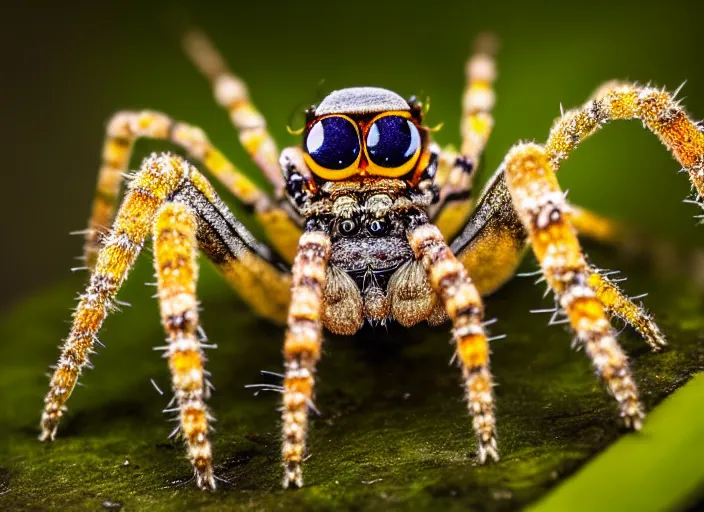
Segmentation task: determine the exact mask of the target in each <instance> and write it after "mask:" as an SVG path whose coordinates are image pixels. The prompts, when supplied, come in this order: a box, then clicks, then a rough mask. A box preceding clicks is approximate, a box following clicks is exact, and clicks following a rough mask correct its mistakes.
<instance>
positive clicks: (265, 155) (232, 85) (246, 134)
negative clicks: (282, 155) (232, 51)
mask: <svg viewBox="0 0 704 512" xmlns="http://www.w3.org/2000/svg"><path fill="white" fill-rule="evenodd" d="M183 43H184V48H185V50H186V53H187V54H188V56H189V57H190V59H191V60H192V61H193V63H194V64H195V66H196V67H197V68H198V69H199V70H200V72H201V73H202V74H203V75H204V76H205V77H206V78H207V79H208V81H209V82H210V85H211V86H212V88H213V94H214V95H215V99H216V100H217V102H218V104H220V106H222V107H223V108H225V109H226V110H227V111H228V113H229V115H230V119H231V121H232V124H233V125H234V126H235V128H236V129H237V131H238V133H239V137H240V142H241V143H242V146H243V147H244V149H245V150H246V151H247V153H249V155H250V156H251V157H252V159H253V160H254V162H255V163H256V164H257V165H258V166H259V168H260V169H261V170H262V172H263V173H264V175H265V176H266V177H267V178H268V180H269V181H270V182H271V183H272V185H273V186H274V190H275V192H276V195H277V197H280V196H281V194H282V193H283V190H284V185H285V183H284V178H283V175H282V174H281V170H280V168H279V150H278V149H277V147H276V142H274V138H273V137H272V136H271V134H270V133H269V132H268V131H267V129H266V120H265V119H264V116H262V114H261V113H260V112H259V111H258V110H257V108H256V107H255V106H254V105H253V104H252V101H251V100H250V98H249V92H248V90H247V86H246V84H245V83H244V82H243V81H242V80H241V79H240V78H239V77H238V76H237V75H235V74H234V73H232V71H230V69H229V67H228V66H227V64H226V62H225V59H223V57H222V55H220V52H218V50H217V49H216V48H215V46H214V45H213V43H212V42H211V41H210V39H208V37H207V36H206V35H205V34H204V33H202V32H200V31H197V30H194V31H191V32H189V33H188V34H186V36H185V37H184V40H183Z"/></svg>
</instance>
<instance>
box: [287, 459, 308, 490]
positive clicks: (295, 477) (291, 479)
mask: <svg viewBox="0 0 704 512" xmlns="http://www.w3.org/2000/svg"><path fill="white" fill-rule="evenodd" d="M283 485H284V489H300V488H301V487H303V471H302V470H301V464H300V463H298V462H287V463H286V464H285V465H284V482H283Z"/></svg>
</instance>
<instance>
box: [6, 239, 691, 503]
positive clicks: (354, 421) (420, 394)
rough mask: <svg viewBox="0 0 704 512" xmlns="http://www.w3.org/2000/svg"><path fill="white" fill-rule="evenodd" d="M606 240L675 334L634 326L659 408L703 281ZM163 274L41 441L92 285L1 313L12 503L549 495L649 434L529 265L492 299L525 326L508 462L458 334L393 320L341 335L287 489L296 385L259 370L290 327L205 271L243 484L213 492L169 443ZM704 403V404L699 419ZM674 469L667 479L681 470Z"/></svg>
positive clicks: (71, 286)
mask: <svg viewBox="0 0 704 512" xmlns="http://www.w3.org/2000/svg"><path fill="white" fill-rule="evenodd" d="M590 252H591V253H592V260H593V261H595V262H598V263H599V264H600V265H601V266H604V267H610V268H621V269H622V270H624V271H625V273H626V274H627V275H628V276H629V278H630V279H629V281H628V282H627V283H625V288H626V289H627V291H629V292H630V293H632V294H639V293H642V292H644V291H648V292H649V293H650V295H649V297H648V298H647V299H646V302H647V305H648V306H649V308H650V309H651V311H652V312H653V313H654V314H655V315H656V318H657V319H658V320H659V323H660V325H661V327H662V328H663V330H664V331H665V332H666V334H667V335H668V340H669V348H668V349H667V350H666V351H664V352H663V353H659V354H653V353H651V352H650V351H649V349H648V347H647V346H646V345H645V343H643V342H642V341H641V340H640V339H639V338H638V337H637V335H636V334H635V333H634V332H633V331H632V330H630V329H625V330H624V331H623V333H622V334H621V337H620V340H621V342H622V344H623V346H624V347H625V349H626V350H627V351H628V353H629V354H630V355H631V357H632V366H633V369H634V372H635V375H636V379H637V382H638V385H639V388H640V391H641V394H642V397H643V401H644V402H645V405H646V408H647V409H648V410H652V409H653V408H654V407H655V406H656V405H657V404H658V403H659V402H660V401H661V400H663V399H664V398H665V397H666V396H668V395H670V394H671V393H672V392H673V391H675V390H676V389H677V388H678V387H680V386H682V385H683V384H684V383H686V382H687V381H688V380H689V379H690V377H691V376H692V374H693V373H695V372H697V371H700V370H702V369H704V300H703V299H702V296H701V294H700V293H699V292H696V291H695V290H693V289H691V288H690V286H689V285H688V284H687V282H686V281H685V280H674V279H673V280H664V279H659V278H657V277H656V276H655V275H654V271H653V270H652V269H650V268H648V267H642V266H638V265H635V264H628V263H627V262H625V261H623V260H621V259H620V258H619V257H618V256H617V255H614V254H611V253H610V251H607V250H604V249H597V248H590ZM150 271H151V269H150V264H149V262H148V258H147V257H144V258H142V260H141V263H140V265H139V266H138V268H137V269H136V271H135V272H134V274H133V275H132V277H131V279H130V280H129V281H128V284H127V285H126V286H125V289H124V291H123V293H121V294H120V298H121V299H122V300H125V301H128V302H130V303H131V304H132V307H130V308H125V310H124V311H123V312H122V313H117V314H114V315H113V316H111V317H110V318H109V319H108V321H107V322H106V325H105V328H104V329H103V332H102V335H101V340H102V341H103V343H105V345H106V347H105V348H100V349H99V353H98V355H96V356H94V357H93V363H94V364H95V369H94V370H92V371H87V372H85V374H84V375H83V377H82V379H81V383H82V384H83V386H81V387H79V388H77V389H76V391H75V392H74V394H73V396H72V398H71V400H70V401H69V412H68V414H67V416H66V418H65V420H64V423H63V424H62V426H61V428H60V431H59V436H58V438H57V440H56V442H54V443H51V444H43V443H40V442H39V441H37V440H36V436H37V433H38V431H37V425H38V420H39V412H40V410H41V405H42V398H43V395H44V393H45V391H46V386H47V378H46V377H45V375H44V374H45V372H46V371H47V367H48V366H49V365H50V364H52V363H53V362H54V361H55V359H56V357H57V354H58V352H57V349H56V345H57V343H59V342H60V340H61V339H62V338H63V337H65V335H66V332H67V331H68V327H69V326H68V325H67V323H66V321H67V320H68V319H69V314H70V313H69V307H71V306H72V304H73V298H74V296H75V294H76V292H78V291H79V290H80V288H81V286H82V284H81V280H80V279H79V278H78V277H76V278H74V279H71V280H68V281H66V282H64V283H61V284H59V285H56V286H53V287H50V288H48V289H47V290H46V291H45V292H44V293H42V294H40V295H38V296H36V297H34V298H32V299H30V300H27V301H25V302H23V303H22V304H20V305H18V306H17V307H15V308H14V309H13V310H11V311H9V312H7V313H6V314H5V315H4V317H3V318H2V319H1V320H0V332H1V333H2V337H3V343H2V345H0V365H1V371H0V396H2V408H0V435H1V436H2V439H3V444H2V445H1V446H0V450H1V452H0V466H1V467H0V509H3V510H7V509H22V510H26V509H48V508H61V509H64V510H65V509H86V510H98V509H100V508H101V507H103V508H107V509H111V508H115V509H117V508H119V507H123V508H124V509H125V510H135V509H144V510H147V509H148V510H155V511H158V510H185V509H190V510H192V509H194V508H197V507H202V508H203V509H206V510H219V509H222V510H225V509H227V510H245V509H246V510H274V509H288V510H296V509H303V508H305V509H307V510H318V509H337V510H339V509H364V510H390V509H413V510H421V509H439V508H441V509H447V510H454V509H457V510H464V509H466V508H468V507H471V508H475V509H480V510H508V509H514V508H516V507H519V506H522V505H525V504H528V503H533V502H535V501H536V500H538V499H539V498H541V497H542V496H543V495H544V494H545V493H546V492H547V491H548V490H550V489H551V488H553V487H554V486H556V485H557V484H559V483H560V482H562V481H564V480H566V479H568V478H569V477H570V476H571V475H572V474H573V473H574V472H575V471H576V470H577V469H578V468H580V466H582V465H583V464H585V463H586V462H587V461H589V460H590V459H592V458H593V457H594V456H595V455H597V454H598V453H600V452H601V451H602V450H604V449H605V448H606V447H607V446H608V445H610V444H611V443H613V442H614V441H616V440H617V439H619V437H621V436H624V435H631V434H628V433H627V432H626V431H624V430H623V429H622V428H620V427H619V422H618V418H617V409H616V406H615V404H614V402H613V400H612V399H611V398H610V397H609V396H608V395H607V393H606V392H605V391H604V390H603V389H602V387H601V386H600V385H599V384H598V382H597V381H596V379H595V378H594V376H593V371H592V369H591V367H590V365H589V363H588V361H587V359H586V357H585V356H584V354H583V353H576V352H574V351H573V350H571V348H570V340H571V335H570V334H569V333H568V332H566V330H565V329H564V328H563V327H554V326H553V327H548V326H547V325H546V324H547V321H548V317H549V315H538V314H529V309H536V308H541V307H547V306H549V305H550V304H551V303H552V301H551V299H542V298H541V296H542V292H543V288H542V285H541V286H540V287H538V286H534V285H533V284H532V280H531V279H527V278H516V279H514V280H513V281H512V282H510V283H509V284H508V285H507V286H505V287H504V288H503V289H502V290H500V291H499V292H498V293H497V294H495V295H494V296H492V297H489V298H488V299H487V316H488V317H489V318H491V317H494V316H496V317H498V318H499V321H498V322H497V323H496V324H495V325H493V326H492V327H491V329H492V333H493V334H500V333H506V334H507V335H508V336H507V338H506V339H503V340H499V341H496V342H494V343H493V346H492V351H493V356H492V369H493V372H494V374H495V376H496V380H497V382H498V383H499V386H498V387H497V388H496V396H497V404H498V411H497V414H498V425H499V436H500V437H499V444H500V449H501V454H502V460H501V462H500V463H499V464H491V465H488V466H483V467H480V466H477V465H476V461H475V455H476V454H475V453H474V446H475V444H474V440H473V437H472V433H471V424H470V420H469V418H468V416H467V412H466V407H465V404H464V400H463V396H462V390H461V388H460V373H459V370H458V369H457V368H455V367H454V366H449V365H448V361H449V359H450V356H451V352H452V348H451V346H450V344H449V332H448V330H449V328H448V327H447V326H442V327H439V328H433V329H431V328H427V327H416V328H413V329H410V330H404V329H401V328H399V327H397V326H393V327H390V328H389V330H388V332H387V331H386V330H384V329H380V330H377V331H372V330H365V331H364V332H362V333H361V334H360V335H358V336H356V337H354V338H338V337H333V336H328V337H327V339H326V344H325V354H324V358H323V360H322V361H321V363H320V365H319V374H318V375H319V379H318V396H317V406H318V407H319V409H320V410H321V412H322V415H321V416H320V417H318V418H315V419H314V420H313V422H312V428H311V435H310V451H311V457H310V459H309V460H308V462H307V463H306V465H305V473H304V476H305V481H306V487H305V488H303V489H302V490H298V491H283V490H281V489H280V481H281V467H280V463H279V431H278V426H279V421H278V413H277V411H276V408H277V405H278V399H279V397H278V395H276V394H274V393H270V394H266V393H262V394H261V395H260V396H257V397H254V396H252V393H251V391H249V390H246V389H244V385H245V384H250V383H255V382H275V380H276V379H275V378H274V377H270V376H262V375H260V374H259V371H260V370H270V371H278V370H280V368H281V357H280V349H281V342H282V335H283V332H282V330H281V329H280V328H278V327H275V326H272V325H270V324H267V323H266V322H264V321H262V320H259V319H257V318H256V317H254V316H253V315H252V314H251V313H250V312H249V311H248V310H247V309H246V308H245V307H244V306H243V305H242V304H241V303H240V302H239V301H238V300H237V299H236V298H233V296H232V295H231V293H230V292H229V290H228V289H227V288H226V286H225V285H224V284H223V283H221V282H220V281H219V280H218V278H217V276H216V275H215V273H214V272H213V271H212V270H211V269H210V268H209V267H207V265H204V268H203V272H202V280H201V283H200V285H199V294H200V297H201V298H202V302H203V307H204V311H203V314H202V320H203V325H204V327H205V329H206V332H207V333H208V335H209V338H210V340H211V341H212V342H214V343H217V344H218V348H217V349H215V350H211V351H209V353H208V355H209V358H210V360H209V362H208V369H209V370H210V371H211V372H212V374H213V377H212V380H213V383H214V384H215V386H216V388H217V391H216V392H215V393H214V395H213V397H212V399H211V400H210V405H211V407H212V410H213V412H214V414H215V416H216V417H217V419H218V421H217V423H216V424H215V427H216V430H217V431H216V433H215V434H214V435H213V442H214V453H215V466H216V473H217V475H218V476H219V477H221V478H223V479H226V480H227V481H228V482H229V483H225V482H220V485H219V489H218V491H217V492H214V493H204V492H200V491H198V490H197V489H196V488H195V485H194V483H193V482H188V480H189V479H190V477H191V471H190V468H189V465H188V462H187V461H186V459H185V457H184V450H183V447H182V446H181V443H179V442H170V441H168V440H167V436H168V434H169V432H170V430H171V428H172V424H171V423H169V422H168V421H167V419H168V416H167V415H165V414H162V412H161V409H163V408H164V407H165V406H166V404H167V402H168V401H169V395H168V387H169V386H168V382H169V376H168V371H167V367H166V362H165V361H164V360H163V359H161V358H160V353H158V352H155V351H154V350H153V347H154V346H157V345H160V344H162V343H163V334H162V332H161V328H160V326H159V322H158V314H157V306H156V303H155V302H154V301H153V300H151V299H150V296H151V295H152V294H153V289H152V288H149V287H145V286H144V285H143V283H144V282H145V281H149V280H151V279H150ZM150 379H154V381H155V382H156V383H157V384H158V385H159V386H160V387H161V389H163V390H165V391H167V394H165V395H164V396H160V395H159V394H158V393H157V392H156V390H155V389H154V387H153V386H152V384H151V383H150ZM690 406H691V404H690ZM695 409H696V408H695ZM702 411H704V397H701V402H700V405H699V407H698V409H696V410H692V411H691V414H692V415H695V414H696V415H702V414H704V412H702ZM676 430H677V429H676V428H673V432H676ZM641 453H642V452H641ZM630 462H631V463H632V464H634V465H637V464H638V460H633V461H630ZM662 474H663V478H667V477H668V471H667V468H666V467H665V468H662ZM613 485H615V486H616V485H618V482H613ZM644 492H647V488H646V489H645V490H644Z"/></svg>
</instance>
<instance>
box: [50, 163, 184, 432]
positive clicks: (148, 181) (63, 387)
mask: <svg viewBox="0 0 704 512" xmlns="http://www.w3.org/2000/svg"><path fill="white" fill-rule="evenodd" d="M164 164H166V165H164ZM188 173H189V168H188V166H187V164H186V165H184V163H183V162H182V161H180V160H178V159H171V160H170V161H169V162H168V163H167V162H163V161H156V160H153V159H150V160H149V161H147V162H145V164H144V165H143V166H142V170H141V171H140V172H139V173H138V174H137V175H136V176H135V178H134V179H133V180H132V181H131V183H130V185H129V191H128V193H127V194H126V196H125V198H124V200H123V202H122V206H121V208H120V210H119V211H118V213H117V216H116V218H115V222H114V224H113V228H112V230H111V231H110V232H109V233H108V234H107V236H106V240H105V243H104V245H103V247H102V249H100V252H99V253H98V257H97V260H96V265H95V270H94V272H93V273H92V275H91V276H90V282H89V284H88V287H87V289H86V291H85V293H84V294H83V295H81V297H80V301H79V303H78V307H77V308H76V310H75V311H74V313H73V324H72V326H71V331H70V333H69V336H68V338H67V339H66V340H65V342H64V344H63V347H62V348H61V357H60V358H59V362H58V364H57V366H56V368H55V370H54V374H53V376H52V378H51V384H50V390H49V393H48V395H47V396H46V399H45V400H44V404H45V405H44V413H43V414H42V421H41V428H42V433H41V436H40V439H42V440H46V439H50V440H53V439H54V436H55V435H56V429H57V427H58V424H59V420H60V419H61V416H62V415H63V413H64V410H65V406H64V404H65V402H66V400H68V398H69V396H70V395H71V392H72V391H73V388H74V386H75V385H76V381H77V379H78V376H79V375H80V373H81V371H82V369H83V368H84V367H85V366H86V365H88V364H89V362H88V356H89V355H90V354H91V353H92V352H93V347H94V346H95V343H96V341H97V334H98V330H99V329H100V327H101V326H102V324H103V321H104V320H105V318H106V316H107V314H108V312H109V311H110V310H112V309H113V308H114V305H113V304H114V298H115V295H116V294H117V291H118V290H119V288H120V286H121V285H122V283H123V282H124V280H125V279H126V278H127V274H128V273H129V271H130V269H131V268H132V266H133V264H134V262H135V260H136V259H137V256H138V255H139V253H140V252H141V250H142V247H143V245H144V241H145V240H146V238H147V236H149V234H150V230H151V224H152V220H153V218H154V215H155V214H156V212H157V211H158V209H159V208H160V207H161V205H162V204H163V203H164V201H166V199H167V197H168V196H169V195H170V194H171V193H173V192H174V191H175V190H176V189H177V188H178V187H179V186H180V185H181V183H182V182H183V181H184V180H185V179H186V178H187V176H188Z"/></svg>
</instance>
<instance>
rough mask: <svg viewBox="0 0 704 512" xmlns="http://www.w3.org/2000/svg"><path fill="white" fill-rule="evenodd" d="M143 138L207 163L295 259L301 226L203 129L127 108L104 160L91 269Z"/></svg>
mask: <svg viewBox="0 0 704 512" xmlns="http://www.w3.org/2000/svg"><path fill="white" fill-rule="evenodd" d="M139 138H147V139H156V140H167V141H169V142H171V143H173V144H175V145H176V146H179V147H181V148H183V149H184V150H186V152H187V153H188V155H189V156H190V157H192V158H194V159H195V160H198V161H200V162H202V164H203V165H204V167H205V168H206V169H207V170H208V171H209V172H210V173H211V174H212V175H213V176H214V177H215V178H216V179H217V180H218V181H220V182H221V183H222V184H223V185H225V186H226V187H227V189H228V190H229V191H230V192H232V194H233V195H234V196H235V197H236V198H237V199H238V200H239V201H240V202H241V203H242V205H244V206H245V207H246V208H248V209H250V210H252V211H253V212H254V214H255V216H256V218H257V220H258V221H259V222H260V223H261V225H262V226H263V228H264V230H265V232H266V234H267V237H268V238H269V239H270V241H271V243H272V245H273V246H274V247H275V248H276V249H277V251H278V252H279V253H280V254H281V255H282V256H283V257H284V258H287V257H288V258H289V259H290V260H292V258H293V256H292V253H291V251H290V246H291V240H290V239H291V238H293V239H295V240H297V238H296V236H297V235H296V233H297V232H298V231H299V229H298V227H297V226H296V225H295V223H294V222H293V221H292V220H291V219H290V218H289V217H288V215H287V213H286V212H285V211H284V210H283V209H281V208H279V207H278V206H276V205H275V204H273V203H272V201H271V200H270V198H269V197H268V196H267V194H266V193H265V192H264V191H262V190H260V189H259V188H258V187H257V185H255V184H254V183H253V182H252V181H251V180H250V179H249V178H247V177H246V176H245V175H244V174H242V172H241V171H240V170H239V169H237V168H236V167H235V166H234V165H233V164H232V163H231V162H230V161H229V160H228V159H227V157H225V155H223V154H222V153H221V152H220V151H219V150H218V149H217V148H215V147H214V146H213V145H212V144H211V142H210V140H209V139H208V137H207V135H206V134H205V132H203V130H201V129H200V128H198V127H195V126H191V125H189V124H186V123H182V122H177V121H175V120H173V119H172V118H170V117H169V116H167V115H165V114H162V113H159V112H152V111H142V112H128V111H124V112H118V113H117V114H115V115H114V116H113V117H112V119H111V120H110V122H109V123H108V126H107V133H106V138H105V143H104V146H103V156H102V160H103V161H102V164H101V166H100V170H99V172H98V183H97V190H96V195H95V199H94V202H93V210H92V214H91V218H90V220H89V223H88V228H89V229H88V230H87V231H86V237H85V245H84V256H85V260H86V265H87V266H88V268H89V269H93V268H94V266H95V259H96V256H97V254H98V251H99V250H100V247H101V245H102V243H101V241H102V238H103V235H104V233H105V231H106V230H107V229H108V226H110V224H111V223H112V220H113V216H114V215H115V210H116V208H117V202H118V200H119V196H120V186H121V184H122V180H123V178H124V176H125V173H126V172H127V169H128V166H129V163H130V157H131V156H132V148H133V146H134V143H135V142H136V140H137V139H139ZM295 240H294V241H293V243H294V247H295ZM287 251H288V252H287Z"/></svg>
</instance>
